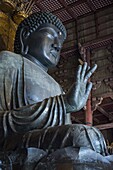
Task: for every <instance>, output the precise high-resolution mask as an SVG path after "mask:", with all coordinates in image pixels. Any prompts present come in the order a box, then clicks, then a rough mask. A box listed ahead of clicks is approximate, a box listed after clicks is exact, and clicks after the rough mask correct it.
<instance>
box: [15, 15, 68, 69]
mask: <svg viewBox="0 0 113 170" xmlns="http://www.w3.org/2000/svg"><path fill="white" fill-rule="evenodd" d="M65 39H66V30H65V27H64V25H63V24H62V22H61V21H60V20H59V19H58V18H57V17H56V16H54V15H53V14H51V13H50V12H39V13H33V14H32V15H30V16H29V17H28V18H26V19H25V20H24V21H22V22H21V23H20V25H19V26H18V29H17V32H16V37H15V43H14V52H15V53H18V54H21V55H23V56H25V57H27V56H28V55H30V56H32V57H34V58H35V59H36V60H38V61H39V62H40V63H41V64H42V65H44V66H45V67H47V68H49V67H53V66H56V65H57V63H58V61H59V58H60V51H61V48H62V45H63V42H64V40H65Z"/></svg>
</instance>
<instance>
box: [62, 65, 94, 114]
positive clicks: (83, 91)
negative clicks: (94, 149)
mask: <svg viewBox="0 0 113 170" xmlns="http://www.w3.org/2000/svg"><path fill="white" fill-rule="evenodd" d="M96 68H97V65H96V64H95V65H94V66H93V67H92V68H89V69H88V65H87V63H86V62H85V63H84V64H83V65H79V67H78V71H77V75H76V81H75V83H73V85H72V86H71V88H70V89H69V91H68V92H67V94H66V95H65V97H64V101H65V105H66V111H67V113H69V112H76V111H79V110H80V109H82V108H83V107H84V106H85V104H86V102H87V99H88V96H89V93H90V91H91V88H92V82H89V81H88V79H89V78H90V77H91V75H92V74H93V72H94V71H95V70H96Z"/></svg>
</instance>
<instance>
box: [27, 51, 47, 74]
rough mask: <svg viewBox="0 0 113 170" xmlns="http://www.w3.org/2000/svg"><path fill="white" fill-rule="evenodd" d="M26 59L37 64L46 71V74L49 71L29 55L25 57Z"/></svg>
mask: <svg viewBox="0 0 113 170" xmlns="http://www.w3.org/2000/svg"><path fill="white" fill-rule="evenodd" d="M24 57H25V58H27V59H29V60H30V61H32V62H33V63H35V64H37V65H38V66H39V67H40V68H41V69H42V70H44V71H45V72H47V71H48V68H47V67H45V66H44V65H43V64H42V63H40V62H39V61H38V60H37V59H36V58H35V57H33V56H31V55H29V54H27V55H25V56H24Z"/></svg>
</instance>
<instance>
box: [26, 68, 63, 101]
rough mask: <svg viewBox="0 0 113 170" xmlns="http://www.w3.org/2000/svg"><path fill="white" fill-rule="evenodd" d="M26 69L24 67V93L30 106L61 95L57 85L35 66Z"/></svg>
mask: <svg viewBox="0 0 113 170" xmlns="http://www.w3.org/2000/svg"><path fill="white" fill-rule="evenodd" d="M27 67H28V65H25V72H24V79H25V93H26V97H27V100H28V102H29V103H30V104H32V103H34V102H39V101H43V100H44V99H46V98H49V97H53V96H56V95H60V94H61V93H62V92H61V88H60V86H59V84H58V83H57V82H56V81H55V80H54V79H53V78H52V77H51V76H49V75H48V74H47V73H46V72H44V71H43V70H41V69H40V68H39V67H37V66H36V65H31V66H30V69H28V68H27Z"/></svg>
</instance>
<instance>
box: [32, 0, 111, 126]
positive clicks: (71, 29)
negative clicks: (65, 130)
mask: <svg viewBox="0 0 113 170" xmlns="http://www.w3.org/2000/svg"><path fill="white" fill-rule="evenodd" d="M32 10H33V12H37V11H51V12H53V13H54V14H55V15H57V16H58V17H59V18H60V19H61V20H62V22H63V23H64V25H65V27H66V29H67V34H68V36H67V40H66V41H65V43H64V46H63V49H62V52H61V61H60V63H59V65H58V67H57V68H55V69H54V70H53V71H52V72H50V74H52V75H53V77H54V78H56V80H57V81H58V82H59V83H60V84H61V86H62V87H63V89H64V91H65V92H66V91H67V90H68V88H69V87H70V85H71V84H72V83H73V82H74V81H75V72H76V68H77V65H78V59H79V58H80V59H82V60H86V61H87V62H88V63H89V64H90V65H93V64H94V63H97V64H98V70H97V72H96V73H95V74H94V76H93V78H92V81H93V90H92V93H91V102H92V112H93V125H95V126H98V127H99V128H100V129H109V128H113V58H112V57H113V13H112V11H113V0H34V4H33V6H32ZM79 43H80V45H81V47H82V48H81V49H82V50H81V54H80V53H79V52H80V51H79V50H78V44H79ZM105 70H106V71H105ZM84 112H85V111H84V110H83V109H82V110H81V111H79V112H77V113H72V121H73V123H85V113H84Z"/></svg>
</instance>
